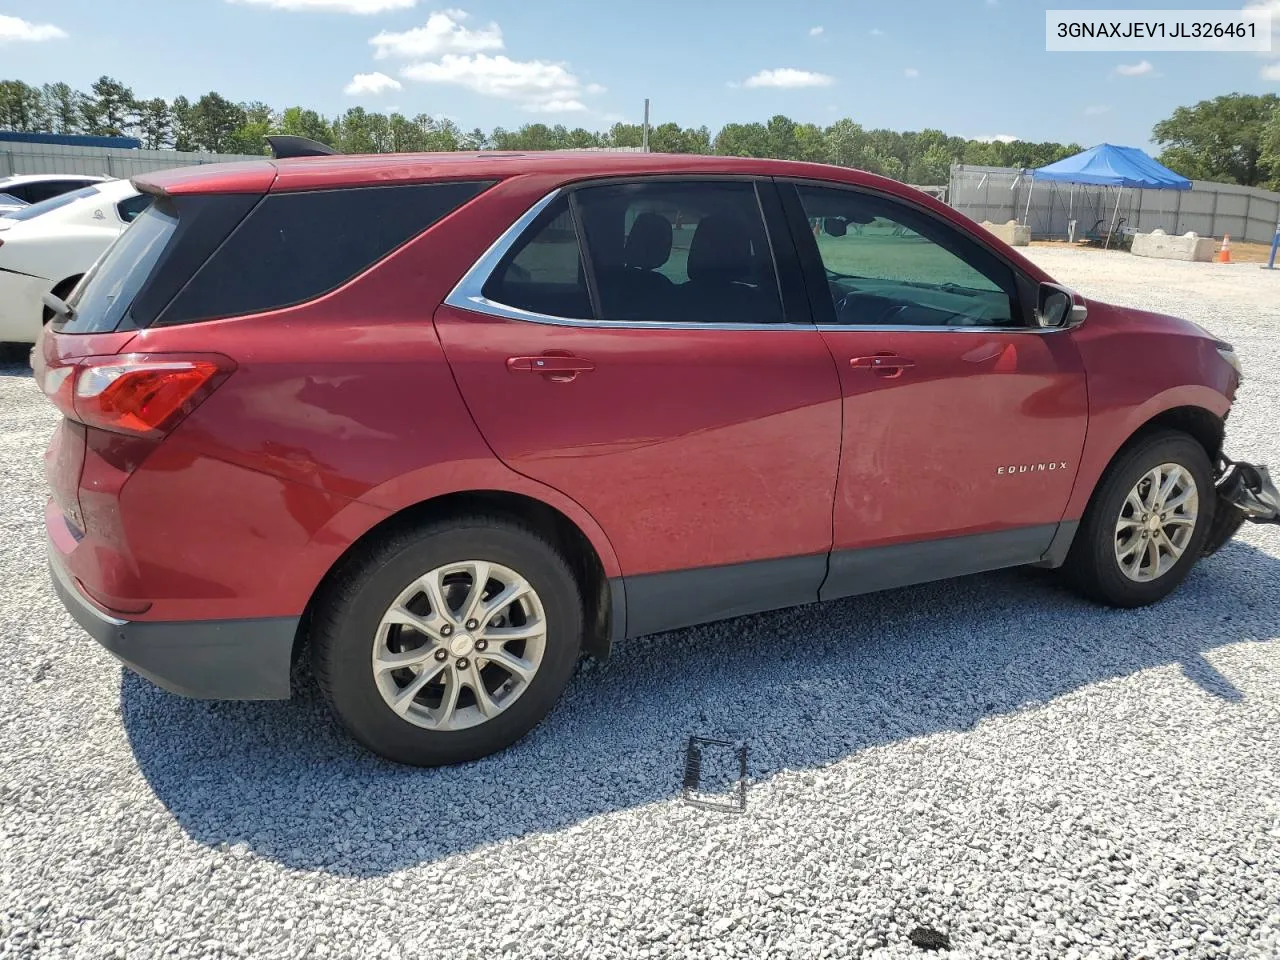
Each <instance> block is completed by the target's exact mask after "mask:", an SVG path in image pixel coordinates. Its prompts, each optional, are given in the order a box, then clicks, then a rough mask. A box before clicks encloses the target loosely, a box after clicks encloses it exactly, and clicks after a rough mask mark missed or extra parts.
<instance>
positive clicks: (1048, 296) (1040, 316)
mask: <svg viewBox="0 0 1280 960" xmlns="http://www.w3.org/2000/svg"><path fill="white" fill-rule="evenodd" d="M1087 313H1088V311H1087V309H1086V308H1085V306H1084V304H1082V303H1076V297H1075V294H1073V293H1072V292H1071V291H1070V290H1068V289H1066V288H1065V287H1060V286H1058V285H1057V284H1056V283H1042V284H1040V296H1039V302H1038V303H1037V304H1036V325H1037V326H1039V327H1040V328H1042V329H1045V330H1065V329H1068V328H1070V327H1078V326H1080V324H1082V323H1084V318H1085V315H1086V314H1087Z"/></svg>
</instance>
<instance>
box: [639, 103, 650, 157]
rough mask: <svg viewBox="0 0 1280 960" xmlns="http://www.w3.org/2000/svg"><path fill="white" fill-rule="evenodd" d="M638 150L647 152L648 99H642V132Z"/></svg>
mask: <svg viewBox="0 0 1280 960" xmlns="http://www.w3.org/2000/svg"><path fill="white" fill-rule="evenodd" d="M640 150H641V151H642V152H644V153H648V152H649V98H648V97H645V98H644V130H643V133H642V134H641V138H640Z"/></svg>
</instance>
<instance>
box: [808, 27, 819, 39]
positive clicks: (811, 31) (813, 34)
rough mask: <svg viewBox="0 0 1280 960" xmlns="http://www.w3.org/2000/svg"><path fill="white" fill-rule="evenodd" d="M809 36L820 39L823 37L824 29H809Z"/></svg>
mask: <svg viewBox="0 0 1280 960" xmlns="http://www.w3.org/2000/svg"><path fill="white" fill-rule="evenodd" d="M809 36H811V37H820V36H822V27H810V28H809Z"/></svg>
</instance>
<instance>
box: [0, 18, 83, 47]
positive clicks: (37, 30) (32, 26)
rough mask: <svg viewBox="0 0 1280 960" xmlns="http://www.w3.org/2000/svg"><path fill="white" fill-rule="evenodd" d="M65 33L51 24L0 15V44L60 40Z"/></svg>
mask: <svg viewBox="0 0 1280 960" xmlns="http://www.w3.org/2000/svg"><path fill="white" fill-rule="evenodd" d="M66 35H67V32H66V31H65V30H63V29H62V28H61V27H55V26H54V25H53V24H52V23H31V22H30V21H29V20H23V19H22V18H21V17H6V16H5V15H4V14H0V43H9V42H11V41H12V42H18V41H24V42H27V43H39V42H40V41H42V40H62V39H64V38H65V37H66Z"/></svg>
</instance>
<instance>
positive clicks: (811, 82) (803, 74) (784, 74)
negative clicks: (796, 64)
mask: <svg viewBox="0 0 1280 960" xmlns="http://www.w3.org/2000/svg"><path fill="white" fill-rule="evenodd" d="M833 83H835V78H833V77H829V76H827V75H826V74H825V73H811V72H810V71H808V70H793V69H792V68H791V67H779V68H778V69H777V70H761V71H760V72H759V73H757V74H755V75H754V76H751V77H747V79H746V80H744V81H743V84H742V85H743V86H744V87H781V88H783V89H786V90H791V89H795V88H797V87H829V86H831V84H833Z"/></svg>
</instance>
